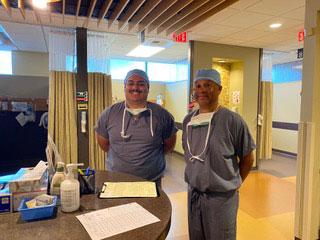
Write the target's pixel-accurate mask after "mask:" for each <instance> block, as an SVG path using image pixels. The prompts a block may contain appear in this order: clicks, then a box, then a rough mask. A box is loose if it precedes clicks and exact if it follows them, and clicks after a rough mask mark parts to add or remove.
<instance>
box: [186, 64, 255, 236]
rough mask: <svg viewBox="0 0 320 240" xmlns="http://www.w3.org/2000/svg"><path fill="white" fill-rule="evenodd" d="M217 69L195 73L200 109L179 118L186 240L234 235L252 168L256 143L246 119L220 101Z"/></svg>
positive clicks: (195, 90) (219, 79)
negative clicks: (241, 196)
mask: <svg viewBox="0 0 320 240" xmlns="http://www.w3.org/2000/svg"><path fill="white" fill-rule="evenodd" d="M221 90H222V85H221V78H220V74H219V73H218V72H217V71H216V70H214V69H202V70H199V71H198V72H197V75H196V78H195V81H194V97H195V99H196V101H197V103H198V104H199V109H197V110H194V111H193V112H191V113H189V114H188V115H187V116H186V117H185V119H184V120H183V135H182V142H183V149H184V152H185V153H184V156H185V161H186V169H185V181H186V182H187V183H188V186H189V187H188V222H189V237H190V240H199V239H201V240H202V239H208V240H209V239H210V240H235V239H236V221H237V211H238V205H239V192H238V189H239V188H240V186H241V184H242V182H243V181H244V180H245V178H246V177H247V175H248V174H249V171H250V169H251V167H252V164H253V161H254V157H253V150H254V149H255V144H254V141H253V139H252V136H251V135H250V132H249V129H248V127H247V125H246V123H245V122H244V120H243V119H242V118H241V117H240V116H239V115H238V114H237V113H235V112H232V111H230V110H228V109H227V108H225V107H223V106H221V105H220V104H219V95H220V93H221Z"/></svg>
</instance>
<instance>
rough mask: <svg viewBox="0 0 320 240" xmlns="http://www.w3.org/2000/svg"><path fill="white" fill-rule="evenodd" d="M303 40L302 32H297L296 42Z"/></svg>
mask: <svg viewBox="0 0 320 240" xmlns="http://www.w3.org/2000/svg"><path fill="white" fill-rule="evenodd" d="M303 40H304V31H299V32H298V42H303Z"/></svg>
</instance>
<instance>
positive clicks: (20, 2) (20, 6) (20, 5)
mask: <svg viewBox="0 0 320 240" xmlns="http://www.w3.org/2000/svg"><path fill="white" fill-rule="evenodd" d="M18 8H19V10H20V13H21V16H22V17H23V19H26V13H25V10H24V1H23V0H19V1H18Z"/></svg>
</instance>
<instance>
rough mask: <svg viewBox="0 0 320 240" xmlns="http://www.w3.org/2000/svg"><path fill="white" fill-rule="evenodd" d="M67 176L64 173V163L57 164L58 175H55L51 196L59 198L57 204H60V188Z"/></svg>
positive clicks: (52, 181)
mask: <svg viewBox="0 0 320 240" xmlns="http://www.w3.org/2000/svg"><path fill="white" fill-rule="evenodd" d="M65 178H66V174H65V173H64V163H63V162H58V163H57V170H56V173H55V174H54V175H53V178H52V180H51V185H50V194H51V195H52V196H57V198H58V201H57V204H58V205H59V204H60V186H61V183H62V182H63V181H64V180H65Z"/></svg>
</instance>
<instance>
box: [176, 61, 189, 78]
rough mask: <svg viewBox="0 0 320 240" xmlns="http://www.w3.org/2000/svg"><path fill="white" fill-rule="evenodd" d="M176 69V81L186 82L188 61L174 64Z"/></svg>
mask: <svg viewBox="0 0 320 240" xmlns="http://www.w3.org/2000/svg"><path fill="white" fill-rule="evenodd" d="M176 67H177V77H176V81H186V80H188V73H189V72H188V61H187V60H185V61H181V62H178V63H177V64H176Z"/></svg>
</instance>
